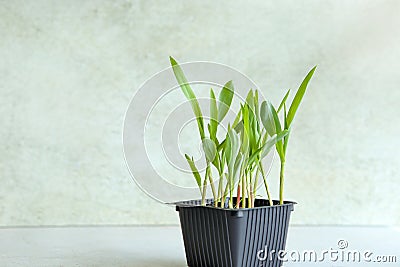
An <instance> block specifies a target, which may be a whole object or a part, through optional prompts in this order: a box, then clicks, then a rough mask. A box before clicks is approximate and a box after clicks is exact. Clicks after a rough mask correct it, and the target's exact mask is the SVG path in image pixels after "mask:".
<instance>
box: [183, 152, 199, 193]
mask: <svg viewBox="0 0 400 267" xmlns="http://www.w3.org/2000/svg"><path fill="white" fill-rule="evenodd" d="M185 158H186V161H187V162H188V163H189V167H190V169H191V170H192V173H193V176H194V178H195V179H196V182H197V185H198V186H199V188H200V190H201V177H200V174H199V171H198V170H197V168H196V165H195V164H194V161H193V158H190V157H189V155H188V154H185Z"/></svg>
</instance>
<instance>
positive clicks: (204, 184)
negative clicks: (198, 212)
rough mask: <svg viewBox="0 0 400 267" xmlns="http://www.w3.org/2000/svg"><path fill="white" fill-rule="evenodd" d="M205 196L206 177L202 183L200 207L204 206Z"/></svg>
mask: <svg viewBox="0 0 400 267" xmlns="http://www.w3.org/2000/svg"><path fill="white" fill-rule="evenodd" d="M206 195H207V177H205V178H204V183H203V194H202V196H201V205H202V206H205V205H206Z"/></svg>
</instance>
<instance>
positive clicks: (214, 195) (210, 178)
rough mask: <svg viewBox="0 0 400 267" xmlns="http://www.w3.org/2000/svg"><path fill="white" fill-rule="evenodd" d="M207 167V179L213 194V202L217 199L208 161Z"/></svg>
mask: <svg viewBox="0 0 400 267" xmlns="http://www.w3.org/2000/svg"><path fill="white" fill-rule="evenodd" d="M207 168H208V179H209V181H210V185H211V191H212V194H213V197H214V202H216V201H217V192H216V191H215V185H214V180H213V178H212V175H211V167H210V165H209V163H208V167H207Z"/></svg>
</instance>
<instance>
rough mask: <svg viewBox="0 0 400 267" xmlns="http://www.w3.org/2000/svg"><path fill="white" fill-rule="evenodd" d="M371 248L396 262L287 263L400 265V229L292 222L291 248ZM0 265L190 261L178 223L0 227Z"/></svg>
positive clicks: (173, 264) (168, 266)
mask: <svg viewBox="0 0 400 267" xmlns="http://www.w3.org/2000/svg"><path fill="white" fill-rule="evenodd" d="M341 239H343V240H346V241H347V242H348V249H352V250H360V251H364V250H367V249H368V250H370V251H371V252H374V255H387V256H396V257H397V263H386V264H383V263H365V262H361V263H354V262H352V263H346V262H345V263H343V262H330V261H325V262H323V263H314V262H311V263H310V262H308V263H306V262H303V263H298V262H297V263H294V262H287V263H285V264H284V266H332V267H336V266H337V267H340V266H393V267H399V266H400V229H399V228H390V227H334V226H325V227H315V226H314V227H311V226H308V227H307V226H306V227H305V226H291V227H290V230H289V237H288V243H287V251H289V252H290V251H292V250H298V251H304V250H316V251H317V252H318V251H323V250H328V249H330V248H333V249H338V245H337V243H338V240H341ZM0 266H115V267H118V266H132V267H146V266H149V267H150V266H151V267H155V266H161V267H180V266H186V264H185V256H184V247H183V242H182V237H181V232H180V228H179V227H178V226H164V227H155V226H154V227H151V226H150V227H149V226H121V227H115V226H105V227H38V228H0Z"/></svg>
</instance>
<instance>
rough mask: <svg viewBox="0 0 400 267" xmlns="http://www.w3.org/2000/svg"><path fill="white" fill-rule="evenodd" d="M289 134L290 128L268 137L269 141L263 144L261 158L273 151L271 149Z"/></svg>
mask: <svg viewBox="0 0 400 267" xmlns="http://www.w3.org/2000/svg"><path fill="white" fill-rule="evenodd" d="M288 134H289V131H288V130H283V131H281V132H280V133H278V134H276V135H274V136H272V137H271V138H270V139H268V141H267V142H266V143H265V144H264V145H263V146H262V152H261V158H264V157H265V156H267V155H268V153H269V152H270V151H271V149H272V148H273V147H274V146H275V145H276V144H277V143H278V142H280V141H281V140H282V139H283V138H284V137H285V136H287V135H288Z"/></svg>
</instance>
